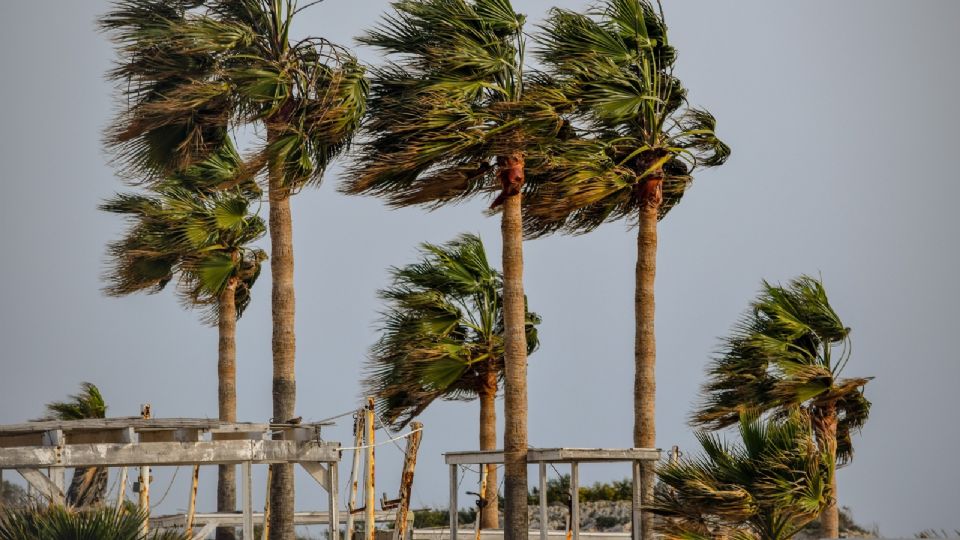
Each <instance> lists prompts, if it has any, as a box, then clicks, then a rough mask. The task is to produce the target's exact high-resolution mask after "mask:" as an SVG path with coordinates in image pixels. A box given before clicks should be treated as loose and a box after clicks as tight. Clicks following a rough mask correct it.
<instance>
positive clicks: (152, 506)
mask: <svg viewBox="0 0 960 540" xmlns="http://www.w3.org/2000/svg"><path fill="white" fill-rule="evenodd" d="M178 472H180V467H177V468H176V470H174V471H173V478H171V479H170V483H169V484H167V490H166V491H164V492H163V495H161V496H160V500H159V501H157V502H156V504H151V505H150V509H151V510H153V509H154V508H156V507H158V506H160V505H161V504H163V501H165V500H166V498H167V495H168V494H169V493H170V488H172V487H173V481H174V480H176V479H177V473H178ZM147 481H148V482H149V481H150V480H149V479H148V480H147Z"/></svg>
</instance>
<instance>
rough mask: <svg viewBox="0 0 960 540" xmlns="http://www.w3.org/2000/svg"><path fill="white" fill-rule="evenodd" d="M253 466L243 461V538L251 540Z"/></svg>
mask: <svg viewBox="0 0 960 540" xmlns="http://www.w3.org/2000/svg"><path fill="white" fill-rule="evenodd" d="M252 469H253V467H252V466H251V464H250V462H249V461H244V462H243V467H241V469H240V470H241V473H242V474H243V540H253V471H252Z"/></svg>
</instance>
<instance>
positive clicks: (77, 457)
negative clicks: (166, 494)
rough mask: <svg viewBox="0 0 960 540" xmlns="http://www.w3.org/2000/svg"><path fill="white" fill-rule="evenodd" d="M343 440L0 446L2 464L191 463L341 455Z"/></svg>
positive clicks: (329, 458) (320, 458)
mask: <svg viewBox="0 0 960 540" xmlns="http://www.w3.org/2000/svg"><path fill="white" fill-rule="evenodd" d="M339 447H340V445H339V444H330V443H324V444H318V443H311V442H308V443H300V442H296V441H216V442H208V441H204V442H184V443H178V442H155V443H140V444H77V445H66V446H64V447H62V448H55V447H43V446H33V447H18V448H8V449H5V450H3V451H2V452H0V469H14V468H18V467H22V468H30V467H49V466H58V467H90V466H95V465H107V466H137V465H190V464H212V463H241V462H243V461H252V462H254V463H295V462H299V461H320V462H326V463H329V462H334V461H339V459H340V452H339Z"/></svg>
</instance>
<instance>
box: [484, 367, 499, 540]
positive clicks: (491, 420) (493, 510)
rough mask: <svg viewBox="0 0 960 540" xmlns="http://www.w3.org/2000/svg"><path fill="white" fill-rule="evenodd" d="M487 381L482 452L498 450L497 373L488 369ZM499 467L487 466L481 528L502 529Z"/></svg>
mask: <svg viewBox="0 0 960 540" xmlns="http://www.w3.org/2000/svg"><path fill="white" fill-rule="evenodd" d="M485 378H486V380H485V381H484V386H483V388H482V389H481V390H480V450H496V449H497V406H496V405H497V404H496V399H497V372H496V370H494V369H492V368H491V369H488V370H487V372H486V373H485ZM497 495H498V494H497V465H496V464H495V463H491V464H489V465H487V489H486V491H484V492H483V495H482V496H483V500H484V503H485V504H484V506H483V507H482V508H481V509H480V528H481V529H496V528H498V527H500V512H499V508H498V507H499V502H500V501H499V500H498V497H497Z"/></svg>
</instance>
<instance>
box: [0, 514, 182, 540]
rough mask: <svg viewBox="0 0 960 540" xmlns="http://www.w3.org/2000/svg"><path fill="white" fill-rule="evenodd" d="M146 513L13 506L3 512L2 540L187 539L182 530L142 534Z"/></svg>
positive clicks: (0, 527)
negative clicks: (179, 531) (180, 531)
mask: <svg viewBox="0 0 960 540" xmlns="http://www.w3.org/2000/svg"><path fill="white" fill-rule="evenodd" d="M143 519H144V514H143V513H141V512H129V511H126V510H119V511H118V510H115V509H112V508H104V507H100V508H94V509H90V510H71V509H68V508H65V507H63V506H32V507H26V508H13V509H9V510H6V511H5V512H4V513H3V514H2V515H0V540H38V539H42V540H187V537H186V536H185V535H183V534H182V533H173V532H159V531H155V532H153V533H149V534H143V532H142V531H141V525H142V524H143Z"/></svg>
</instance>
